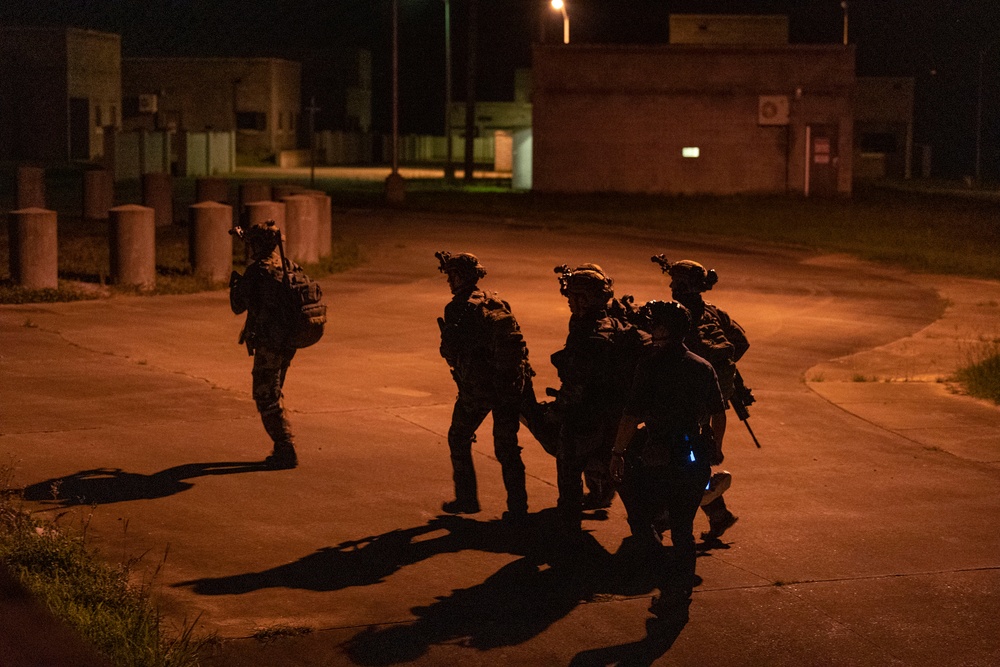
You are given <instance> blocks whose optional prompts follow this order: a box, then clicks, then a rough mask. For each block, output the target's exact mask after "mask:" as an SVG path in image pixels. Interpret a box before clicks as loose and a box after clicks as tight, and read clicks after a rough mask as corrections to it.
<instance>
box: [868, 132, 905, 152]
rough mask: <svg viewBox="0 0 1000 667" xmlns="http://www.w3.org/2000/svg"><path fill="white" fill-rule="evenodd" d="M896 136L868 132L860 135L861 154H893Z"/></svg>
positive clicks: (889, 133) (886, 133)
mask: <svg viewBox="0 0 1000 667" xmlns="http://www.w3.org/2000/svg"><path fill="white" fill-rule="evenodd" d="M897 150H898V148H897V146H896V135H895V134H893V133H891V132H869V133H867V134H862V135H861V152H862V153H895V152H896V151H897Z"/></svg>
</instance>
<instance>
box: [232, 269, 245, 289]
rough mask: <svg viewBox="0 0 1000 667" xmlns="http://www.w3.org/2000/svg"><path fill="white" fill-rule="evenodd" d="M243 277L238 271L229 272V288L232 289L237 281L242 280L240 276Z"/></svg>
mask: <svg viewBox="0 0 1000 667" xmlns="http://www.w3.org/2000/svg"><path fill="white" fill-rule="evenodd" d="M242 277H243V276H241V275H240V274H239V273H237V272H236V271H233V272H232V273H231V274H229V288H230V289H232V288H233V287H236V283H238V282H239V281H240V278H242Z"/></svg>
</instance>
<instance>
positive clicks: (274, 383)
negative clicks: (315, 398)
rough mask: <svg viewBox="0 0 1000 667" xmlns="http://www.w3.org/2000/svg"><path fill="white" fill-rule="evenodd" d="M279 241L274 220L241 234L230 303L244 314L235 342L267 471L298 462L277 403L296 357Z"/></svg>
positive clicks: (287, 267)
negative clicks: (241, 256)
mask: <svg viewBox="0 0 1000 667" xmlns="http://www.w3.org/2000/svg"><path fill="white" fill-rule="evenodd" d="M237 229H239V228H237ZM280 236H281V230H279V229H278V228H277V226H275V225H274V222H273V221H268V222H267V223H264V224H257V225H253V226H251V227H249V228H248V229H247V230H246V232H244V233H243V234H242V238H243V241H244V243H246V246H247V250H248V252H249V258H250V265H249V266H248V267H247V269H246V271H245V272H244V273H243V275H242V276H241V275H240V274H239V273H237V272H236V271H233V273H232V275H231V277H230V279H229V304H230V306H231V307H232V309H233V312H234V313H236V314H237V315H239V314H240V313H243V312H246V314H247V319H246V324H244V326H243V331H242V332H241V333H240V343H241V344H243V343H245V344H246V346H247V352H248V353H249V354H250V356H252V357H253V399H254V401H255V402H256V403H257V411H258V412H259V413H260V418H261V421H262V422H263V423H264V430H265V431H267V434H268V435H269V436H270V437H271V440H273V441H274V450H273V451H272V452H271V454H270V455H269V456H268V457H267V458H266V459H264V462H265V463H266V464H267V465H268V466H269V467H271V468H275V469H286V468H294V467H295V466H297V465H298V457H297V456H296V454H295V445H294V444H293V439H292V430H291V426H290V424H289V423H288V418H287V417H286V416H285V409H284V406H283V404H282V403H283V402H282V387H284V384H285V375H286V374H287V372H288V366H289V365H290V364H291V363H292V358H293V357H294V356H295V348H294V347H292V346H291V345H289V343H288V340H289V335H290V333H291V326H290V322H289V318H290V315H291V313H290V311H289V308H288V301H287V297H286V295H285V288H284V286H283V284H282V280H283V277H284V275H285V271H286V270H292V269H293V268H294V267H295V265H294V264H293V263H292V262H291V261H289V260H285V262H286V265H285V266H284V267H283V266H282V258H281V255H280V253H279V251H278V242H279V240H280Z"/></svg>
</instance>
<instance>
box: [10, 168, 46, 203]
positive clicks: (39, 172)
mask: <svg viewBox="0 0 1000 667" xmlns="http://www.w3.org/2000/svg"><path fill="white" fill-rule="evenodd" d="M15 204H16V207H17V209H18V210H22V209H26V208H45V170H44V169H43V168H42V167H30V166H28V165H18V167H17V202H16V203H15Z"/></svg>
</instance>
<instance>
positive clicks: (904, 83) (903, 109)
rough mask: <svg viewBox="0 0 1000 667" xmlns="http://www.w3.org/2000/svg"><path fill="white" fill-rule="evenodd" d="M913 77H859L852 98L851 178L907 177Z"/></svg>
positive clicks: (910, 141)
mask: <svg viewBox="0 0 1000 667" xmlns="http://www.w3.org/2000/svg"><path fill="white" fill-rule="evenodd" d="M914 85H915V82H914V79H913V77H858V79H857V87H856V89H855V95H854V137H855V139H854V177H855V178H856V179H877V178H894V179H900V178H910V177H911V176H912V164H913V98H914Z"/></svg>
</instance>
